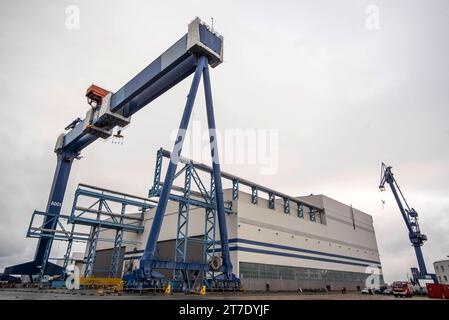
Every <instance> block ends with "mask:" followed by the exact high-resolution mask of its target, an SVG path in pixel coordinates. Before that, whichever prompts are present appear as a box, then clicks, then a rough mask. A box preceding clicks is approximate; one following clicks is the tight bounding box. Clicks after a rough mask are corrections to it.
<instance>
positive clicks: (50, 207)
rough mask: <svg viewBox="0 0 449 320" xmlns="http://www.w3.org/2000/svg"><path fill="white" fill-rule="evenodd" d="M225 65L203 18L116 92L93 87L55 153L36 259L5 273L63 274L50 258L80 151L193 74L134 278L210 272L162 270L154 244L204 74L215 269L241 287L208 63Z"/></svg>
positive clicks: (176, 265) (182, 265)
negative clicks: (233, 258)
mask: <svg viewBox="0 0 449 320" xmlns="http://www.w3.org/2000/svg"><path fill="white" fill-rule="evenodd" d="M222 62H223V37H222V36H220V35H219V34H217V33H216V32H215V31H213V30H212V29H211V28H210V27H208V26H207V25H206V24H204V23H203V22H202V21H200V19H199V18H196V19H195V20H193V21H192V22H191V23H190V24H189V26H188V33H187V34H186V35H184V36H183V37H182V38H181V39H179V40H178V41H177V42H176V43H175V44H173V45H172V46H171V47H170V48H169V49H167V50H166V51H165V52H164V53H163V54H162V55H161V56H159V57H158V58H157V59H156V60H154V61H153V62H152V63H150V64H149V65H148V66H147V67H146V68H145V69H143V70H142V71H141V72H140V73H138V74H137V75H136V76H135V77H134V78H132V79H131V80H130V81H129V82H128V83H126V84H125V85H124V86H123V87H122V88H121V89H119V90H118V91H117V92H115V93H112V92H109V91H107V90H105V89H102V88H100V87H98V86H95V85H92V86H90V87H89V88H88V90H87V93H86V97H87V100H88V103H89V104H90V106H91V108H90V109H89V110H88V111H87V113H86V116H85V118H84V119H81V118H76V119H75V120H74V121H73V122H71V123H70V124H69V125H68V126H67V127H66V128H65V129H66V130H67V132H66V133H63V134H61V135H60V136H59V137H58V139H57V141H56V146H55V149H54V151H55V153H56V155H57V165H56V170H55V173H54V178H53V183H52V186H51V190H50V195H49V198H48V203H47V208H46V211H45V218H44V223H43V226H44V227H43V231H42V233H43V236H42V237H41V238H40V239H39V242H38V245H37V248H36V253H35V256H34V259H33V260H32V261H31V262H27V263H23V264H19V265H15V266H11V267H8V268H6V269H5V271H4V274H5V275H9V274H20V275H38V276H40V277H41V278H42V277H43V276H44V275H55V274H61V267H59V266H57V265H55V264H53V263H50V262H49V261H48V260H49V255H50V251H51V248H52V242H53V239H54V237H53V235H54V233H55V232H54V230H55V228H56V224H57V223H58V216H59V215H60V212H61V207H62V203H63V199H64V194H65V191H66V187H67V182H68V179H69V175H70V169H71V166H72V163H73V160H74V159H80V153H81V151H82V150H83V149H84V148H86V147H87V146H89V145H90V144H91V143H93V142H94V141H95V140H97V139H98V138H102V139H107V138H109V137H110V136H111V135H112V134H113V130H114V129H115V128H116V127H118V128H119V131H118V133H117V135H118V136H120V132H121V131H120V130H121V128H122V127H125V126H127V125H128V124H129V123H130V121H131V116H132V115H133V114H135V113H136V112H137V111H139V110H140V109H142V108H143V107H144V106H146V105H148V104H149V103H150V102H152V101H153V100H155V99H156V98H157V97H159V96H160V95H162V94H163V93H165V92H166V91H167V90H169V89H170V88H172V87H173V86H175V85H176V84H178V83H179V82H181V81H182V80H184V79H185V78H187V77H188V76H189V75H191V74H194V76H193V80H192V84H191V87H190V91H189V94H188V96H187V102H186V104H185V108H184V112H183V115H182V119H181V123H180V126H179V131H178V135H177V138H176V142H175V145H174V147H173V152H172V156H171V160H170V164H169V167H168V169H167V173H166V177H165V182H164V185H163V188H162V191H161V195H160V198H159V202H158V205H157V209H156V213H155V216H154V220H153V224H152V226H151V232H150V234H149V238H148V242H147V244H146V247H145V251H144V253H143V255H142V258H141V260H140V268H139V269H138V270H135V272H134V273H133V274H132V278H133V279H135V280H138V281H145V280H146V279H151V278H152V277H153V275H154V274H155V273H156V272H155V271H154V269H156V268H161V267H166V268H178V269H186V270H192V269H193V270H199V269H200V270H203V271H204V270H205V269H207V268H209V265H208V264H207V263H206V264H203V265H193V266H192V264H188V263H182V262H173V263H171V264H169V265H165V266H163V265H161V262H158V261H157V259H156V258H155V249H156V244H157V240H158V237H159V233H160V229H161V226H162V221H163V218H164V213H165V209H166V207H167V201H168V196H169V193H170V190H171V188H172V184H173V179H174V175H175V172H176V168H177V165H178V161H179V157H180V155H181V151H182V146H183V142H184V136H185V133H186V129H187V127H188V124H189V120H190V115H191V113H192V109H193V105H194V101H195V97H196V93H197V90H198V87H199V83H200V80H201V76H203V83H204V92H205V99H206V110H207V121H208V126H209V134H210V145H211V156H212V163H213V172H212V174H213V177H214V180H215V197H216V210H217V216H218V223H219V233H220V242H221V243H220V245H221V257H220V258H221V259H220V261H221V263H220V266H217V268H216V269H217V270H219V271H221V272H222V277H223V278H224V280H229V281H230V282H234V283H238V281H239V280H238V278H237V277H236V276H235V275H234V274H233V273H232V267H233V266H232V263H231V259H230V254H229V244H228V235H227V227H226V217H225V207H224V201H223V187H222V182H221V169H220V163H219V157H218V148H217V139H216V129H215V117H214V111H213V102H212V90H211V84H210V75H209V67H208V66H209V65H210V66H211V67H213V68H214V67H216V66H218V65H219V64H221V63H222Z"/></svg>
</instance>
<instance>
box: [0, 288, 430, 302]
mask: <svg viewBox="0 0 449 320" xmlns="http://www.w3.org/2000/svg"><path fill="white" fill-rule="evenodd" d="M79 299H81V300H92V299H101V300H128V299H133V300H166V299H195V300H196V299H206V300H207V299H219V300H227V299H232V300H235V299H238V300H395V299H402V300H409V299H414V300H417V299H428V298H427V297H413V298H395V297H393V296H384V295H363V294H360V293H351V292H349V293H346V294H341V293H321V294H297V293H207V294H206V295H205V296H200V295H185V294H182V293H175V294H173V295H165V294H162V293H157V294H153V293H144V294H142V295H141V294H139V293H123V294H122V295H118V294H116V293H115V294H113V293H111V294H107V293H106V294H104V295H101V294H100V293H99V292H98V291H95V290H76V291H68V290H65V289H55V290H37V289H0V300H79Z"/></svg>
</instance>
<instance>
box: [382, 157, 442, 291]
mask: <svg viewBox="0 0 449 320" xmlns="http://www.w3.org/2000/svg"><path fill="white" fill-rule="evenodd" d="M391 169H392V167H391V166H387V165H386V164H385V163H383V162H382V165H381V178H380V184H379V189H380V191H385V190H386V188H385V184H386V183H388V185H389V186H390V189H391V191H392V192H393V196H394V198H395V200H396V203H397V204H398V207H399V210H400V211H401V214H402V218H403V219H404V222H405V225H406V227H407V230H408V236H409V239H410V242H411V244H412V246H413V248H414V249H415V254H416V259H417V260H418V267H419V270H416V268H412V274H413V280H414V281H415V282H417V281H418V279H430V278H431V279H434V277H435V275H434V274H428V273H427V268H426V264H425V262H424V257H423V254H422V250H421V247H422V245H423V244H424V241H427V236H426V235H425V234H422V233H421V230H420V228H419V223H418V212H416V210H415V209H413V208H411V207H410V206H409V205H408V203H407V201H406V200H405V197H404V195H403V193H402V191H401V189H400V188H399V185H398V183H397V181H396V179H395V178H394V175H393V172H392V171H391Z"/></svg>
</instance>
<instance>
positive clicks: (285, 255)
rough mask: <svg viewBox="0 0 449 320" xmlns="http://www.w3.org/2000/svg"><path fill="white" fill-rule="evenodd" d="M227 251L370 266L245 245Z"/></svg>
mask: <svg viewBox="0 0 449 320" xmlns="http://www.w3.org/2000/svg"><path fill="white" fill-rule="evenodd" d="M229 251H246V252H253V253H260V254H269V255H274V256H282V257H289V258H297V259H307V260H316V261H324V262H332V263H340V264H349V265H353V266H359V267H369V266H371V265H370V264H362V263H356V262H349V261H341V260H333V259H327V258H319V257H311V256H304V255H301V254H293V253H286V252H279V251H271V250H263V249H254V248H247V247H241V246H234V247H230V248H229Z"/></svg>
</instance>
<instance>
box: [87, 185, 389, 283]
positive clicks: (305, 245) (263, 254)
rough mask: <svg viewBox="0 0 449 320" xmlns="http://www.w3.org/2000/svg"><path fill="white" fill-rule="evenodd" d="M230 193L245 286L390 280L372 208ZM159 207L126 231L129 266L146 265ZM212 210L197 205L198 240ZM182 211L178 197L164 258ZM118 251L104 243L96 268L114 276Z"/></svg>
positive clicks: (199, 251) (235, 259)
mask: <svg viewBox="0 0 449 320" xmlns="http://www.w3.org/2000/svg"><path fill="white" fill-rule="evenodd" d="M224 196H225V201H226V203H227V205H228V207H229V206H231V207H232V212H233V213H230V214H227V228H228V236H229V245H230V251H231V259H232V264H233V266H234V269H233V271H234V273H235V274H236V275H238V276H239V277H240V279H241V281H242V286H243V288H244V289H245V290H273V291H275V290H299V289H302V290H307V289H318V288H320V289H327V290H340V289H341V288H342V287H345V288H346V289H347V290H360V289H361V288H363V287H364V286H366V283H365V281H366V279H367V277H368V276H370V275H371V274H372V273H373V272H374V273H377V274H379V277H378V280H379V281H380V282H383V279H382V271H381V262H380V257H379V252H378V248H377V243H376V236H375V231H374V227H373V219H372V217H371V216H370V215H368V214H366V213H363V212H361V211H360V210H357V209H355V208H352V207H351V206H347V205H345V204H342V203H340V202H338V201H336V200H333V199H331V198H329V197H326V196H324V195H310V196H306V197H299V198H298V199H300V200H301V201H304V202H307V203H309V204H313V205H314V206H317V207H320V208H322V209H323V210H322V211H321V212H320V213H318V214H311V213H309V212H308V211H307V210H305V211H304V213H303V214H299V211H298V210H295V208H292V210H291V212H290V213H288V214H287V213H285V211H284V207H283V202H282V199H278V200H276V205H275V208H274V209H271V208H269V205H268V200H267V199H264V198H261V197H259V199H258V202H257V204H253V203H252V201H251V194H248V193H245V192H242V191H240V192H239V194H238V199H237V200H232V190H231V189H226V190H224ZM154 212H155V208H152V209H151V210H150V211H148V213H146V215H145V223H144V232H143V233H125V236H124V240H126V241H129V242H134V244H131V245H130V244H127V245H126V247H124V248H123V249H122V255H121V265H123V272H124V273H126V272H129V271H131V270H132V269H133V268H137V267H138V265H139V258H140V256H141V254H142V252H143V249H144V248H145V244H146V242H147V239H148V234H149V231H150V229H151V223H152V217H153V215H154ZM204 212H205V210H204V208H196V207H191V209H190V222H189V230H188V234H189V237H190V238H192V239H201V238H202V237H203V235H204V230H205V229H204V228H205V214H204ZM177 218H178V203H177V202H172V201H170V202H169V203H168V206H167V210H166V213H165V217H164V222H163V226H162V229H161V233H160V236H159V242H158V247H157V249H156V251H157V252H156V256H157V257H159V258H160V259H163V260H170V259H171V260H173V256H174V251H175V241H176V226H177ZM114 232H115V231H114V230H105V231H102V235H101V236H100V237H101V238H113V235H114V234H113V233H114ZM106 233H110V234H106ZM216 240H219V232H218V228H217V230H216ZM217 246H218V249H219V242H218V245H217ZM188 248H189V249H188V254H187V260H188V261H191V262H201V261H204V260H203V259H204V258H203V257H204V255H203V251H204V249H203V245H202V244H201V243H199V242H198V241H194V240H193V241H190V242H189V247H188ZM111 254H112V249H111V243H108V242H99V243H98V245H97V257H96V261H95V265H94V275H99V276H105V275H106V274H103V273H102V272H103V271H104V270H107V269H108V264H110V258H111Z"/></svg>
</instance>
